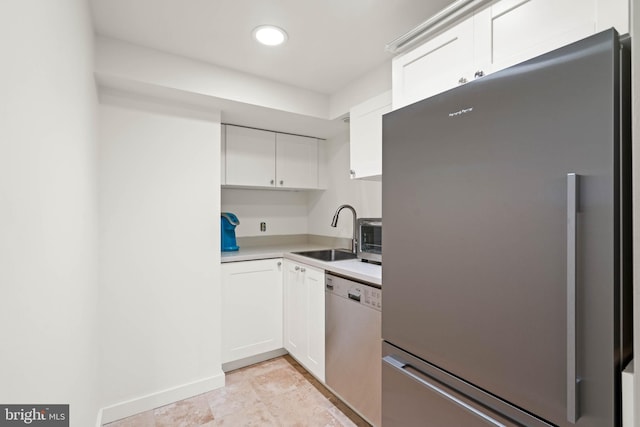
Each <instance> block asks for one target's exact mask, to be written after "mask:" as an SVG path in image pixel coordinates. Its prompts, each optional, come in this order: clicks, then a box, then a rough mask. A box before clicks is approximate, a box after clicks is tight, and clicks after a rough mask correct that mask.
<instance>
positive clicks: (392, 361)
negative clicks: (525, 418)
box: [382, 355, 506, 427]
mask: <svg viewBox="0 0 640 427" xmlns="http://www.w3.org/2000/svg"><path fill="white" fill-rule="evenodd" d="M382 361H383V362H385V363H386V364H388V365H389V366H391V367H392V368H394V369H396V370H398V371H400V372H401V373H402V374H404V375H407V376H408V377H409V378H411V379H413V380H415V381H417V382H419V383H420V384H422V385H423V386H425V387H427V388H429V389H430V390H432V391H434V392H436V393H438V394H439V395H440V396H442V397H444V398H445V399H447V400H449V401H450V402H452V403H455V404H456V405H458V406H460V407H461V408H462V409H464V410H466V411H469V412H471V413H472V414H474V415H476V416H478V417H480V418H482V419H483V420H485V421H487V422H489V423H490V424H491V425H494V426H496V427H506V425H504V424H502V423H501V422H499V421H497V420H495V419H494V418H492V417H490V416H489V415H487V414H485V413H484V412H482V411H480V410H478V409H476V408H474V407H473V406H471V405H469V404H467V403H465V402H463V401H462V400H460V399H458V398H457V397H455V396H453V395H452V394H451V393H448V392H447V391H445V390H443V389H442V388H440V387H438V386H437V385H435V384H433V383H431V382H429V381H427V380H425V379H423V378H421V377H420V376H418V375H416V374H414V373H413V372H410V371H409V370H408V369H407V368H412V369H414V370H416V371H418V372H420V370H418V369H416V368H415V367H413V366H411V365H409V364H408V363H405V362H403V361H401V360H399V359H397V358H395V357H393V356H391V355H389V356H385V357H383V358H382ZM420 373H422V372H420ZM423 375H424V376H427V377H428V375H426V374H424V373H423Z"/></svg>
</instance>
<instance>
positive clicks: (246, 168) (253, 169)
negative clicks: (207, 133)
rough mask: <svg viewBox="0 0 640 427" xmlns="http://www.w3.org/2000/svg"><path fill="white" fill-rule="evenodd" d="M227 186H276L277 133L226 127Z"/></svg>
mask: <svg viewBox="0 0 640 427" xmlns="http://www.w3.org/2000/svg"><path fill="white" fill-rule="evenodd" d="M226 128H227V130H226V147H227V152H226V168H225V169H226V174H227V179H226V184H227V185H245V186H253V187H274V186H275V173H276V171H275V164H276V163H275V158H276V157H275V156H276V134H275V132H269V131H265V130H258V129H250V128H244V127H239V126H230V125H227V126H226Z"/></svg>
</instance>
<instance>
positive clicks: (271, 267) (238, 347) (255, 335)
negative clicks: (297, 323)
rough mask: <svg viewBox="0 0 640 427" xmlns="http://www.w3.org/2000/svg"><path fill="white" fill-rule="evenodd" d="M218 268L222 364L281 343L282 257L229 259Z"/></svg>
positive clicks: (252, 354)
mask: <svg viewBox="0 0 640 427" xmlns="http://www.w3.org/2000/svg"><path fill="white" fill-rule="evenodd" d="M221 270H222V363H227V362H232V361H235V360H240V359H243V358H246V357H251V356H255V355H258V354H261V353H265V352H268V351H273V350H277V349H281V348H282V347H283V346H282V309H283V307H282V301H283V295H282V285H283V283H282V271H283V270H282V258H277V259H265V260H257V261H243V262H229V263H223V264H222V265H221Z"/></svg>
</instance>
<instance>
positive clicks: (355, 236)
mask: <svg viewBox="0 0 640 427" xmlns="http://www.w3.org/2000/svg"><path fill="white" fill-rule="evenodd" d="M344 208H347V209H350V210H351V212H352V213H353V238H352V239H351V252H353V253H354V254H355V253H356V249H357V247H358V227H357V215H356V210H355V209H354V208H353V206H351V205H341V206H340V207H339V208H338V209H337V210H336V213H335V214H333V220H332V221H331V226H332V227H337V226H338V216H339V215H340V211H341V210H342V209H344Z"/></svg>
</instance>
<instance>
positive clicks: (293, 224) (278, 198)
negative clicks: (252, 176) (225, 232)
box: [221, 188, 307, 237]
mask: <svg viewBox="0 0 640 427" xmlns="http://www.w3.org/2000/svg"><path fill="white" fill-rule="evenodd" d="M221 203H222V212H231V213H234V214H236V215H237V216H238V219H239V220H240V225H238V226H237V227H236V237H246V236H273V235H284V234H307V193H306V192H304V191H276V190H244V189H243V190H240V189H231V188H225V189H222V198H221ZM261 222H266V224H267V230H266V231H265V232H261V231H260V223H261Z"/></svg>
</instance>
